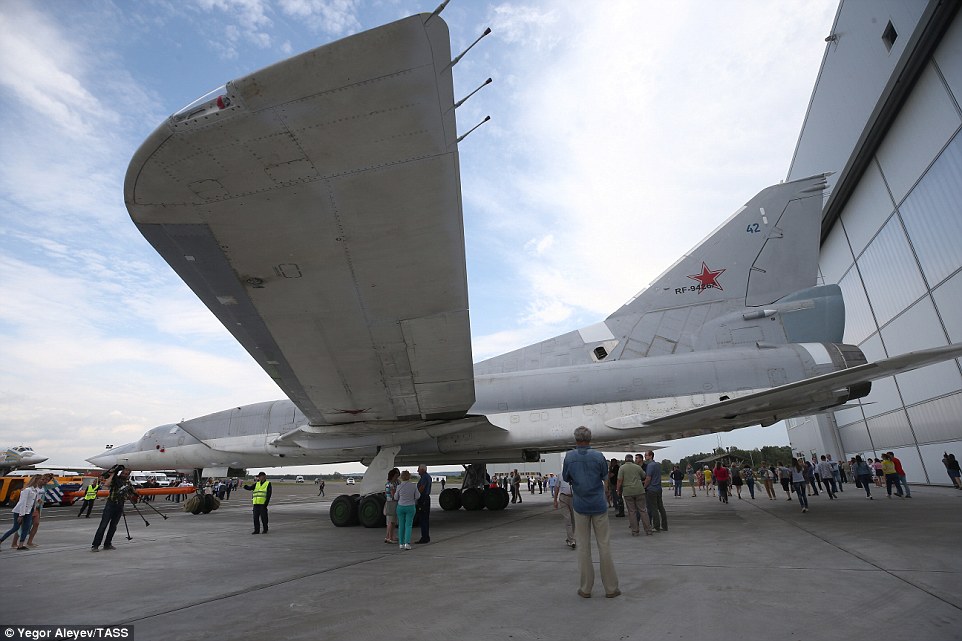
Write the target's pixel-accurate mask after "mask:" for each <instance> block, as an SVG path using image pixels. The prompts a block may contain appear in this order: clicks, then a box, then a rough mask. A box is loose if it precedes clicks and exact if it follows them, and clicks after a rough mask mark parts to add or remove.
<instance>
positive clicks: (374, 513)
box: [357, 493, 387, 527]
mask: <svg viewBox="0 0 962 641" xmlns="http://www.w3.org/2000/svg"><path fill="white" fill-rule="evenodd" d="M384 501H385V498H384V494H380V493H379V494H368V495H367V496H365V497H364V498H362V499H361V502H360V504H359V505H358V510H357V519H358V521H360V523H361V525H363V526H364V527H384V526H386V525H387V517H386V516H384Z"/></svg>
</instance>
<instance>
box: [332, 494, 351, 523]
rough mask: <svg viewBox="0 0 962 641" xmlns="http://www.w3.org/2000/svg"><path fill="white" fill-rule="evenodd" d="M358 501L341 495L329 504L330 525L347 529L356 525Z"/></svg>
mask: <svg viewBox="0 0 962 641" xmlns="http://www.w3.org/2000/svg"><path fill="white" fill-rule="evenodd" d="M357 513H358V500H357V499H356V498H355V497H353V496H348V495H347V494H342V495H340V496H339V497H337V498H336V499H334V501H332V502H331V523H333V524H334V525H335V526H337V527H348V526H351V525H357V524H358V518H357Z"/></svg>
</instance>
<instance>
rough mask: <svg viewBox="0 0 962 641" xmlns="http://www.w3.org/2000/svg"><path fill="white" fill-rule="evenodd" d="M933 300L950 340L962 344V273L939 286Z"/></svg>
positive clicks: (933, 294) (933, 293)
mask: <svg viewBox="0 0 962 641" xmlns="http://www.w3.org/2000/svg"><path fill="white" fill-rule="evenodd" d="M932 298H933V299H935V307H936V309H937V310H938V313H939V317H940V318H941V319H942V325H943V326H944V327H945V331H946V332H947V333H948V335H949V340H950V341H951V342H953V343H960V342H962V271H960V272H958V273H957V274H956V275H955V276H953V277H952V278H950V279H949V280H947V281H945V282H944V283H942V284H941V285H939V287H938V288H937V289H935V290H934V291H933V292H932Z"/></svg>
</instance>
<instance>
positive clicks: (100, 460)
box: [87, 450, 118, 470]
mask: <svg viewBox="0 0 962 641" xmlns="http://www.w3.org/2000/svg"><path fill="white" fill-rule="evenodd" d="M117 458H118V457H117V455H116V454H114V453H113V452H111V451H110V450H107V451H106V452H104V453H103V454H98V455H97V456H91V457H90V458H88V459H87V462H88V463H90V464H91V465H96V466H97V467H100V468H103V469H105V470H108V469H110V468H111V467H113V466H114V465H116V464H117Z"/></svg>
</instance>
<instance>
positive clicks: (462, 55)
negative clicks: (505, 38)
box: [445, 27, 491, 69]
mask: <svg viewBox="0 0 962 641" xmlns="http://www.w3.org/2000/svg"><path fill="white" fill-rule="evenodd" d="M489 33H491V27H488V28H487V29H485V30H484V33H482V34H481V35H480V36H478V39H477V40H475V41H474V42H472V43H471V46H469V47H468V48H467V49H465V50H464V51H462V52H461V54H460V55H458V57H457V58H455V59H454V60H452V61H451V62H449V63H448V66H447V67H445V69H450V68H451V67H453V66H454V65H456V64H458V62H460V61H461V58H463V57H464V54H466V53H467V52H469V51H471V49H472V48H473V47H474V45H476V44H478V43H479V42H481V38H483V37H485V36H486V35H488V34H489Z"/></svg>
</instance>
